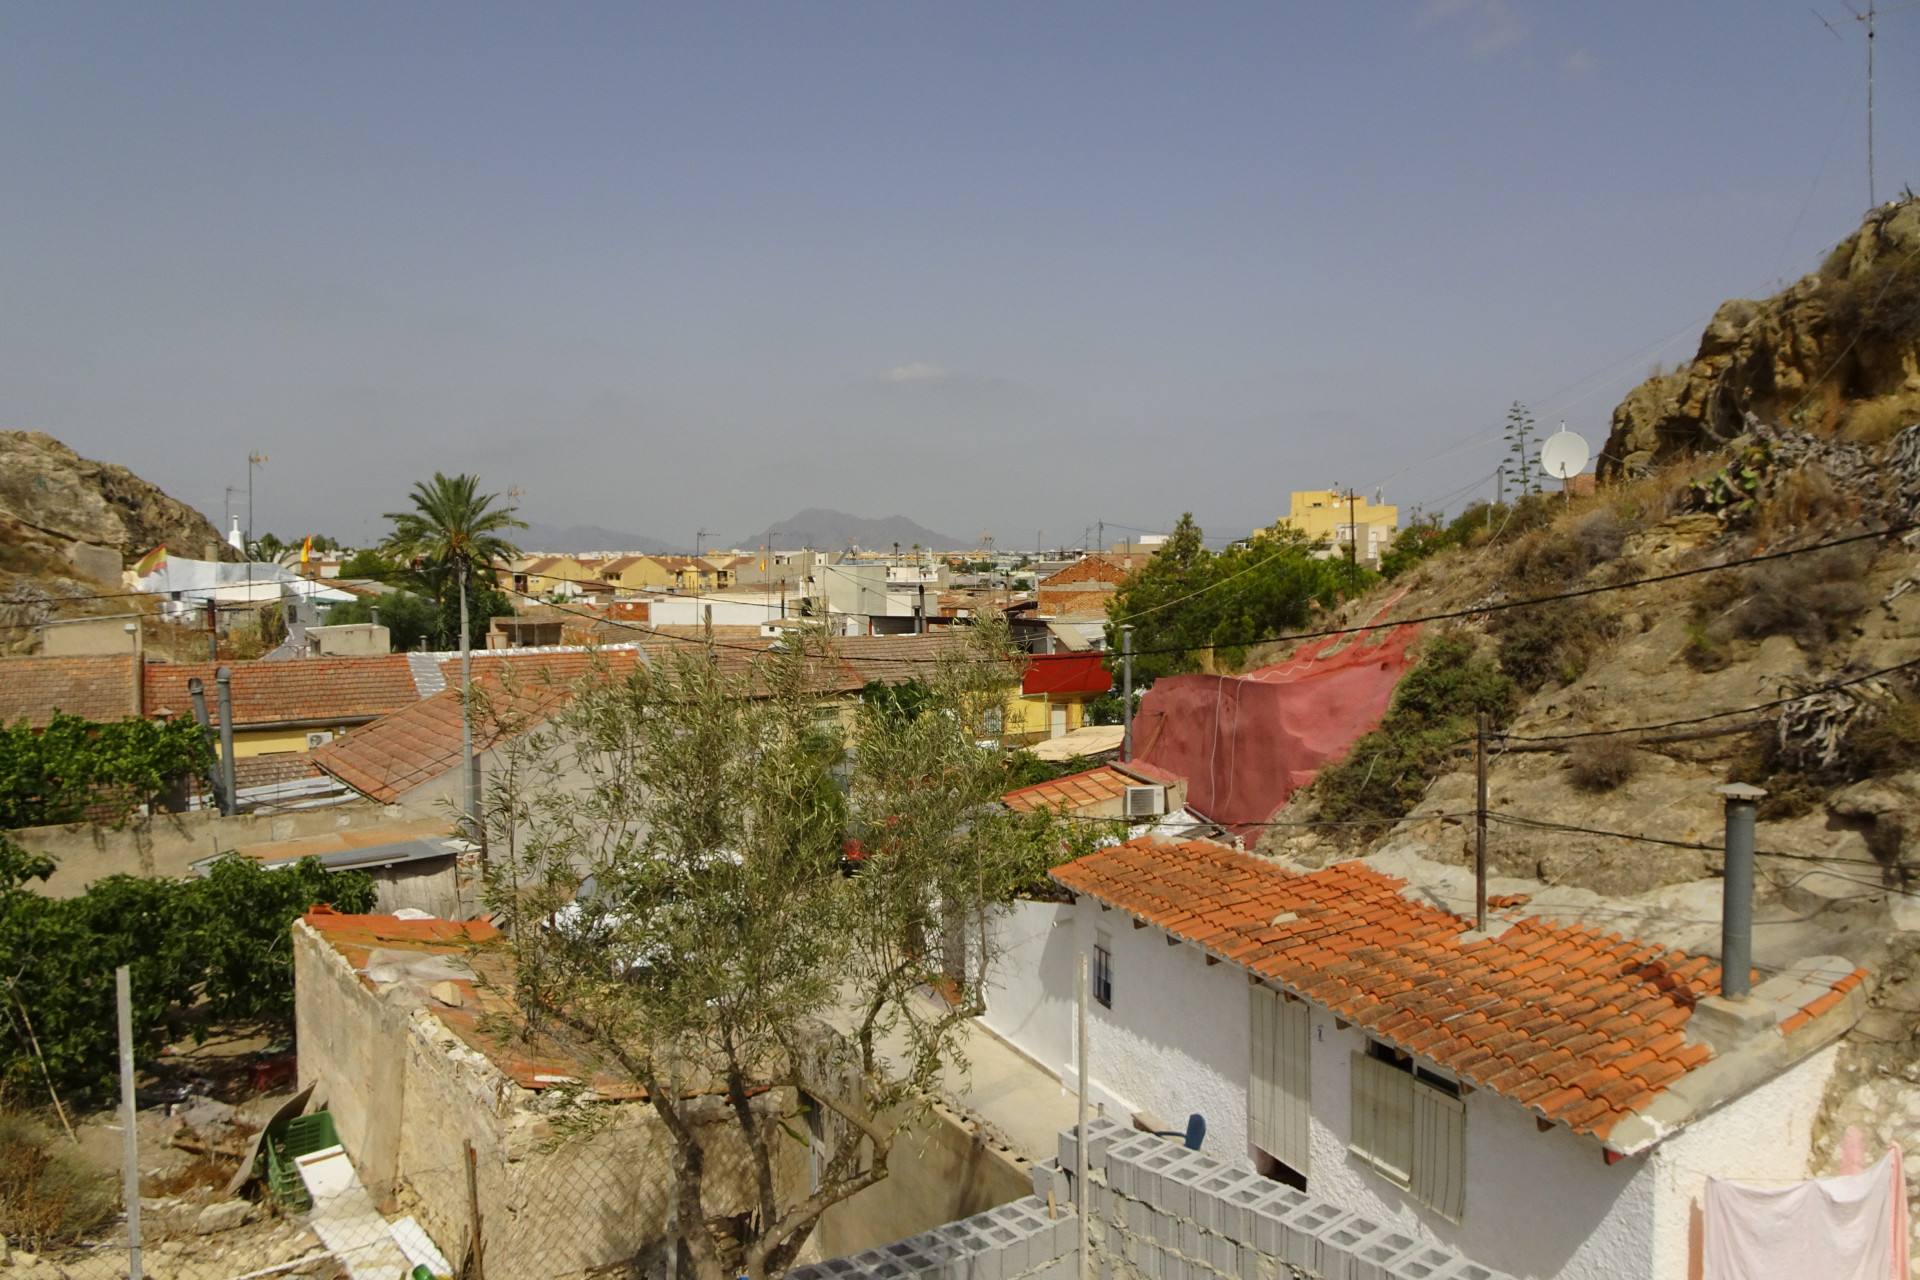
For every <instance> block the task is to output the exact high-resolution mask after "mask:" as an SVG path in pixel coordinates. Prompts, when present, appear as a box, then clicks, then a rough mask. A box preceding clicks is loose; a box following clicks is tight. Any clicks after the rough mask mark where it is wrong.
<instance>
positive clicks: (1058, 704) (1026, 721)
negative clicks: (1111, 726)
mask: <svg viewBox="0 0 1920 1280" xmlns="http://www.w3.org/2000/svg"><path fill="white" fill-rule="evenodd" d="M1096 696H1097V695H1095V694H1091V693H1055V694H1044V693H1032V694H1027V693H1019V694H1015V695H1014V696H1013V697H1011V698H1008V699H1007V702H1006V707H1005V710H1004V712H1003V715H1004V720H1003V722H1002V727H1001V732H1002V733H1003V734H1004V735H1005V736H1006V737H1007V738H1008V739H1009V740H1010V741H1017V742H1040V741H1043V740H1045V739H1047V738H1058V737H1061V736H1062V735H1064V734H1069V733H1072V732H1073V731H1074V730H1075V729H1078V728H1079V727H1080V726H1081V725H1083V724H1085V723H1086V722H1087V703H1088V701H1090V700H1091V699H1092V698H1094V697H1096ZM1056 711H1058V712H1060V715H1058V716H1056V715H1055V714H1054V713H1055V712H1056Z"/></svg>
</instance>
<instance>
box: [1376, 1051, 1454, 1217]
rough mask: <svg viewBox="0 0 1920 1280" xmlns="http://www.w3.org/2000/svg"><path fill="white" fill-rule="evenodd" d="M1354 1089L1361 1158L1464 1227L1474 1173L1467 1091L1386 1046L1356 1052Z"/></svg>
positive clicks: (1417, 1198) (1386, 1177)
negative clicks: (1469, 1180)
mask: <svg viewBox="0 0 1920 1280" xmlns="http://www.w3.org/2000/svg"><path fill="white" fill-rule="evenodd" d="M1351 1085H1352V1088H1351V1094H1352V1101H1351V1105H1352V1124H1353V1135H1352V1138H1351V1141H1350V1149H1351V1150H1352V1152H1353V1154H1354V1156H1355V1157H1356V1158H1358V1159H1359V1160H1360V1161H1361V1162H1362V1163H1364V1164H1366V1165H1367V1166H1368V1167H1370V1168H1371V1169H1372V1170H1373V1171H1374V1172H1375V1173H1378V1174H1379V1175H1380V1176H1381V1177H1383V1178H1385V1179H1387V1180H1388V1181H1389V1182H1392V1183H1394V1184H1395V1185H1396V1186H1401V1187H1405V1188H1406V1189H1407V1191H1408V1193H1409V1194H1411V1195H1412V1196H1413V1197H1414V1198H1415V1199H1416V1200H1419V1201H1420V1202H1421V1203H1422V1204H1425V1205H1427V1206H1428V1207H1430V1208H1432V1209H1433V1210H1434V1211H1436V1212H1438V1213H1440V1214H1442V1215H1443V1216H1445V1217H1447V1218H1450V1219H1452V1220H1454V1221H1455V1222H1458V1221H1459V1220H1460V1215H1461V1213H1462V1211H1463V1210H1464V1209H1465V1207H1466V1168H1467V1144H1466V1115H1467V1111H1466V1104H1465V1103H1464V1102H1462V1101H1461V1098H1460V1086H1459V1085H1458V1084H1456V1083H1454V1082H1453V1081H1451V1080H1448V1079H1446V1078H1445V1077H1444V1076H1440V1075H1436V1074H1434V1073H1433V1072H1431V1071H1427V1070H1425V1069H1424V1068H1421V1069H1416V1068H1415V1067H1414V1064H1413V1061H1412V1059H1410V1058H1407V1057H1403V1056H1402V1055H1400V1054H1399V1053H1397V1052H1396V1051H1395V1050H1393V1049H1391V1048H1389V1047H1388V1046H1386V1045H1383V1044H1381V1043H1379V1042H1378V1041H1369V1042H1368V1043H1367V1047H1366V1049H1365V1050H1356V1051H1355V1053H1354V1055H1353V1078H1352V1082H1351Z"/></svg>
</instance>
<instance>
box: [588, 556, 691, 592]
mask: <svg viewBox="0 0 1920 1280" xmlns="http://www.w3.org/2000/svg"><path fill="white" fill-rule="evenodd" d="M661 559H662V557H660V556H620V557H618V558H616V559H613V560H609V561H607V562H606V563H605V564H603V565H601V566H600V579H601V581H603V582H609V583H612V584H613V586H614V587H616V588H618V589H619V590H621V591H664V590H666V589H667V588H669V587H675V586H678V585H679V581H678V579H677V577H676V576H675V574H674V571H673V570H672V569H671V568H669V567H668V566H667V565H665V564H663V563H661Z"/></svg>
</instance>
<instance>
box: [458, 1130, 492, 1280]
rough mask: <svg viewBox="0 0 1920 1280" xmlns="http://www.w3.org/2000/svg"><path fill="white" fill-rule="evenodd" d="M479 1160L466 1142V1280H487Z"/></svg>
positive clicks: (470, 1141)
mask: <svg viewBox="0 0 1920 1280" xmlns="http://www.w3.org/2000/svg"><path fill="white" fill-rule="evenodd" d="M479 1164H480V1158H479V1156H478V1155H477V1154H476V1153H475V1151H474V1149H473V1141H472V1140H471V1139H469V1140H468V1141H467V1217H468V1219H469V1225H470V1227H471V1228H472V1229H471V1231H470V1232H469V1233H468V1236H467V1266H466V1270H465V1272H464V1273H463V1274H464V1275H465V1276H467V1278H468V1280H487V1261H486V1252H487V1251H486V1245H485V1243H484V1240H483V1238H482V1237H481V1235H480V1170H479Z"/></svg>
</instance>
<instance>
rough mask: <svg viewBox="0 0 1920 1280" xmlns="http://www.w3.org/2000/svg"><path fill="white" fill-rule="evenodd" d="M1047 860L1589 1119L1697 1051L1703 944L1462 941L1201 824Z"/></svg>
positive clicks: (1372, 1022) (1432, 913) (1589, 1128)
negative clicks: (1693, 1037) (1167, 838)
mask: <svg viewBox="0 0 1920 1280" xmlns="http://www.w3.org/2000/svg"><path fill="white" fill-rule="evenodd" d="M1095 772H1099V771H1097V770H1096V771H1095ZM1084 776H1085V775H1082V777H1084ZM1029 790H1032V789H1029ZM1053 876H1054V879H1055V880H1057V881H1058V882H1059V883H1060V884H1061V885H1062V886H1063V887H1065V888H1067V889H1069V890H1071V891H1073V892H1074V893H1075V894H1085V895H1087V896H1088V897H1091V898H1093V899H1094V900H1096V901H1099V902H1103V903H1108V904H1110V905H1113V906H1118V907H1122V908H1124V909H1125V910H1127V911H1129V912H1131V913H1132V914H1133V915H1135V916H1137V917H1138V918H1140V919H1142V920H1144V921H1146V922H1148V923H1150V924H1154V925H1156V926H1158V927H1160V928H1162V929H1165V930H1167V931H1168V933H1170V934H1172V935H1173V936H1175V937H1179V938H1183V939H1185V940H1187V941H1194V942H1204V943H1205V944H1206V946H1207V947H1208V949H1209V950H1210V951H1212V952H1214V953H1215V954H1218V955H1221V956H1224V957H1227V958H1228V959H1230V960H1232V961H1233V962H1235V963H1237V964H1240V965H1241V966H1243V967H1244V968H1246V969H1247V970H1248V971H1249V972H1250V973H1253V974H1255V975H1258V976H1259V977H1261V978H1264V979H1266V980H1268V981H1269V982H1270V983H1272V984H1274V985H1278V986H1282V987H1284V988H1286V989H1288V990H1289V991H1291V992H1292V993H1293V994H1297V995H1304V996H1308V997H1311V998H1312V999H1314V1000H1316V1001H1318V1002H1319V1003H1321V1004H1323V1005H1325V1006H1326V1007H1327V1008H1328V1009H1329V1010H1331V1011H1332V1012H1333V1013H1334V1014H1335V1016H1337V1017H1340V1018H1343V1019H1345V1020H1347V1021H1350V1022H1353V1023H1356V1024H1359V1025H1361V1026H1365V1027H1366V1028H1367V1031H1368V1034H1369V1035H1371V1036H1373V1037H1375V1038H1376V1039H1379V1040H1381V1041H1384V1042H1385V1043H1387V1044H1390V1045H1393V1046H1394V1047H1396V1048H1398V1049H1401V1050H1403V1051H1406V1052H1410V1053H1415V1054H1419V1055H1421V1056H1423V1057H1426V1058H1427V1059H1428V1060H1430V1061H1432V1062H1433V1063H1435V1064H1436V1065H1438V1066H1440V1067H1443V1068H1446V1069H1448V1070H1451V1071H1454V1072H1455V1073H1457V1074H1466V1073H1471V1078H1475V1079H1478V1080H1479V1081H1480V1083H1481V1086H1482V1087H1484V1088H1486V1089H1489V1090H1491V1091H1493V1092H1495V1093H1498V1094H1500V1095H1502V1096H1505V1097H1508V1098H1512V1099H1514V1100H1515V1101H1518V1102H1520V1103H1523V1104H1527V1105H1530V1106H1532V1107H1533V1108H1535V1109H1536V1110H1539V1111H1541V1112H1542V1113H1543V1114H1548V1115H1552V1116H1554V1118H1556V1119H1558V1120H1562V1121H1565V1122H1566V1123H1568V1124H1569V1125H1571V1126H1572V1127H1573V1128H1574V1129H1575V1130H1576V1131H1578V1132H1581V1133H1585V1134H1588V1135H1590V1136H1594V1137H1600V1138H1604V1137H1605V1135H1606V1134H1607V1133H1608V1132H1609V1131H1610V1130H1611V1129H1612V1128H1613V1125H1614V1123H1615V1122H1616V1121H1617V1120H1618V1119H1619V1118H1620V1117H1621V1116H1622V1115H1623V1114H1625V1113H1626V1112H1627V1111H1629V1110H1634V1109H1638V1108H1640V1107H1644V1106H1645V1105H1646V1104H1647V1103H1649V1102H1651V1101H1652V1100H1653V1098H1654V1097H1656V1096H1658V1094H1659V1092H1660V1091H1661V1090H1662V1089H1664V1088H1665V1087H1666V1086H1667V1085H1669V1084H1670V1083H1671V1082H1672V1081H1673V1080H1675V1079H1678V1078H1679V1077H1680V1076H1681V1075H1682V1074H1684V1073H1685V1072H1686V1071H1688V1070H1691V1069H1692V1068H1693V1067H1695V1066H1698V1065H1699V1064H1700V1063H1702V1062H1705V1061H1706V1060H1707V1059H1708V1058H1709V1057H1711V1056H1712V1051H1711V1050H1710V1049H1708V1048H1707V1047H1706V1046H1705V1045H1696V1046H1692V1047H1688V1046H1687V1045H1686V1043H1685V1037H1684V1035H1683V1034H1682V1033H1681V1030H1680V1029H1681V1028H1683V1027H1684V1026H1685V1025H1686V1022H1687V1020H1688V1018H1689V1017H1691V1015H1692V1013H1693V1005H1694V1002H1695V1001H1696V1000H1697V999H1698V998H1700V997H1702V996H1705V995H1709V994H1712V993H1713V992H1714V990H1715V989H1716V986H1715V980H1716V979H1717V976H1718V975H1717V972H1716V971H1715V970H1714V969H1713V967H1712V964H1711V962H1710V961H1709V960H1707V959H1706V958H1705V957H1702V956H1686V955H1683V954H1681V953H1677V952H1671V951H1664V950H1663V949H1661V948H1657V947H1652V946H1648V945H1646V944H1642V943H1639V942H1636V941H1628V940H1624V939H1622V938H1621V937H1620V936H1619V935H1617V934H1609V935H1604V936H1603V935H1600V934H1598V933H1596V932H1594V931H1593V930H1591V929H1588V928H1585V927H1583V926H1577V925H1561V924H1558V923H1555V922H1551V921H1545V920H1542V919H1540V918H1539V917H1537V916H1534V917H1529V918H1528V919H1526V920H1523V921H1521V922H1520V923H1518V924H1516V925H1513V926H1510V927H1509V928H1508V929H1507V931H1506V932H1505V933H1504V934H1502V935H1501V936H1499V937H1497V938H1492V939H1485V940H1479V941H1475V942H1472V943H1466V942H1462V941H1461V935H1462V934H1463V933H1464V932H1465V931H1466V930H1467V928H1468V922H1467V921H1465V920H1462V919H1461V918H1459V917H1457V916H1454V915H1452V914H1451V913H1449V912H1446V911H1443V910H1441V909H1439V908H1437V907H1434V906H1431V905H1429V904H1427V903H1425V902H1420V901H1415V900H1413V899H1410V898H1408V897H1405V896H1403V895H1402V894H1401V892H1400V890H1401V889H1402V888H1403V887H1404V882H1402V881H1400V880H1396V879H1394V878H1392V877H1390V876H1387V875H1384V874H1382V873H1380V872H1377V871H1375V870H1373V869H1372V868H1371V867H1368V866H1366V865H1365V864H1362V863H1341V864H1336V865H1335V866H1332V867H1327V868H1324V869H1322V870H1320V871H1314V872H1309V873H1304V874H1301V873H1295V872H1291V871H1288V870H1286V869H1284V868H1282V867H1280V866H1278V865H1276V864H1274V863H1272V862H1270V861H1268V860H1266V859H1263V858H1258V857H1255V856H1253V855H1250V854H1245V853H1241V852H1239V851H1238V850H1234V849H1229V848H1227V847H1225V846H1223V845H1219V844H1215V843H1212V842H1211V841H1204V840H1191V841H1185V842H1181V843H1168V842H1160V841H1155V840H1153V839H1151V838H1141V839H1137V840H1132V841H1129V842H1127V843H1126V844H1123V845H1117V846H1114V847H1112V848H1109V849H1103V850H1100V851H1098V852H1096V853H1093V854H1089V855H1087V856H1086V857H1083V858H1080V859H1078V860H1076V861H1074V862H1071V863H1068V864H1067V865H1065V866H1062V867H1058V868H1056V869H1055V870H1054V873H1053ZM1289 914H1290V915H1291V918H1288V919H1285V920H1284V921H1283V922H1281V923H1275V920H1276V919H1278V918H1281V917H1286V916H1289ZM1857 980H1858V979H1857V978H1855V979H1854V980H1853V981H1856V982H1857ZM1847 989H1848V988H1847V987H1842V986H1840V985H1839V984H1838V983H1836V984H1835V986H1834V989H1833V990H1832V991H1831V992H1828V993H1823V994H1822V995H1821V996H1819V997H1818V998H1817V999H1815V1000H1814V1001H1813V1002H1812V1003H1811V1004H1809V1006H1808V1009H1809V1010H1811V1011H1814V1012H1813V1013H1812V1015H1811V1016H1817V1013H1818V1012H1819V1011H1824V1010H1825V1009H1827V1008H1830V1007H1832V1005H1834V1004H1837V1003H1838V1002H1839V999H1840V996H1841V994H1842V993H1843V992H1844V991H1845V990H1847ZM1794 1017H1795V1018H1799V1017H1801V1015H1798V1014H1796V1015H1794ZM1802 1020H1803V1021H1804V1019H1802ZM1788 1021H1789V1022H1791V1021H1792V1019H1789V1020H1788Z"/></svg>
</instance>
